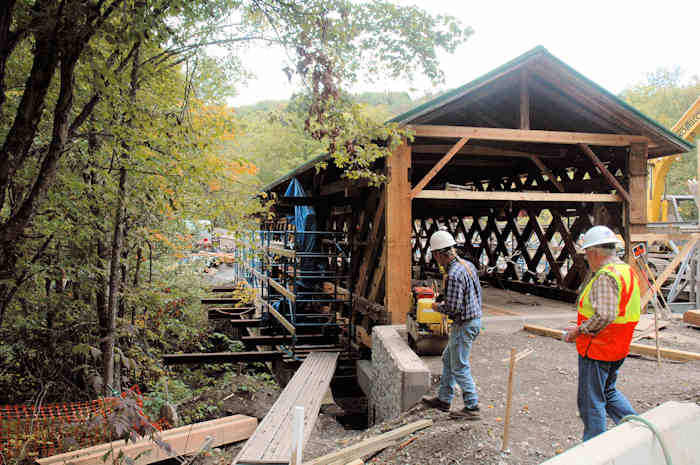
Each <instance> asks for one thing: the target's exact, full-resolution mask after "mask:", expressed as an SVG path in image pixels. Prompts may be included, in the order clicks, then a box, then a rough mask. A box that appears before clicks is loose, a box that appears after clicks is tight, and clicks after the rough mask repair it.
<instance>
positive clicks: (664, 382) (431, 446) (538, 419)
mask: <svg viewBox="0 0 700 465" xmlns="http://www.w3.org/2000/svg"><path fill="white" fill-rule="evenodd" d="M489 293H490V296H491V297H490V298H489V299H488V301H489V302H490V304H491V305H495V306H496V309H498V308H499V307H501V306H503V307H505V306H507V308H508V309H509V311H507V312H505V313H499V312H498V311H495V312H492V313H491V315H492V316H491V317H490V318H485V319H484V324H483V329H482V333H481V334H480V336H479V337H478V339H477V341H476V343H475V345H474V347H473V349H472V356H471V359H472V370H473V375H474V378H475V381H476V385H477V390H478V394H479V397H480V404H481V409H482V420H480V421H465V420H453V419H450V418H449V414H448V413H444V412H440V411H438V410H435V409H429V408H426V407H424V406H422V405H420V404H419V405H416V406H415V407H413V408H412V409H411V410H409V411H407V412H405V413H404V414H403V415H402V416H401V417H399V418H396V419H394V420H391V421H387V422H385V423H382V424H379V425H375V426H373V427H372V428H370V429H367V430H357V429H346V428H344V427H343V426H342V425H341V424H340V423H339V421H338V419H337V418H336V415H337V414H338V412H342V411H343V409H342V408H339V407H338V406H324V407H323V408H322V410H321V413H320V415H319V418H318V419H317V421H316V424H315V427H314V430H313V432H312V434H311V438H310V439H309V442H308V443H307V445H306V447H305V448H304V461H305V462H306V461H308V460H311V459H313V458H316V457H319V456H321V455H324V454H327V453H330V452H334V451H337V450H339V449H342V448H345V447H348V446H350V445H352V444H355V443H356V442H359V441H361V440H363V439H367V438H371V437H374V436H376V435H378V434H381V433H384V432H387V431H390V430H392V429H395V428H398V427H400V426H403V425H405V424H407V423H410V422H413V421H417V420H421V419H426V418H429V419H432V420H433V422H434V423H433V425H432V426H431V427H429V428H426V429H424V430H422V431H419V432H417V433H415V434H414V435H412V436H407V437H404V438H402V439H401V440H399V441H397V442H396V443H395V444H394V445H393V446H390V447H387V448H386V449H384V450H383V451H381V452H379V453H377V454H376V455H374V456H371V457H364V460H365V462H366V463H368V464H369V463H371V464H402V465H426V464H431V465H432V464H472V463H479V464H487V465H488V464H493V465H506V464H507V465H511V464H513V465H515V464H522V465H530V464H540V463H542V462H544V461H546V460H547V459H548V458H550V457H553V456H554V455H556V454H558V453H561V452H563V451H565V450H567V449H569V448H571V447H573V446H575V445H577V444H579V443H580V442H581V436H582V434H583V424H582V423H581V420H580V418H579V417H578V413H577V407H576V388H577V363H578V362H577V352H576V348H575V346H574V345H573V344H566V343H564V342H562V341H559V340H556V339H553V338H550V337H543V336H536V335H533V334H530V333H527V332H525V331H523V330H522V327H523V323H528V324H535V325H542V326H547V327H550V328H558V329H563V328H565V327H567V326H568V325H569V324H570V321H571V320H573V319H575V317H576V314H575V311H573V309H572V308H571V306H568V307H566V306H565V307H564V308H566V309H567V310H565V311H562V306H561V304H560V303H556V304H553V303H552V302H554V301H549V300H547V299H541V298H535V297H533V296H529V295H520V294H515V293H511V292H500V291H499V292H495V293H494V292H493V291H487V294H489ZM485 303H486V299H485ZM550 306H551V307H552V308H550ZM487 315H488V312H487ZM676 317H678V315H676ZM639 343H643V344H648V345H650V346H653V345H654V341H653V340H651V339H643V340H641V341H639ZM660 344H661V346H662V347H666V348H672V349H680V350H686V351H692V352H700V329H695V328H692V327H690V326H688V325H686V324H684V323H683V322H682V321H680V320H679V319H678V318H676V319H672V320H671V321H670V322H669V323H668V326H667V327H666V328H665V329H663V330H662V331H661V333H660ZM511 348H515V349H516V350H517V351H518V352H520V351H522V350H524V349H532V350H533V352H532V353H531V354H530V355H529V356H528V357H526V358H524V359H523V360H521V361H519V362H518V363H517V365H516V368H515V377H514V389H513V406H512V419H511V426H510V440H509V444H508V448H507V449H506V450H505V451H502V450H501V447H502V441H503V429H504V417H505V409H506V391H507V382H508V363H507V362H504V361H503V360H504V359H507V358H508V357H509V354H510V350H511ZM424 361H425V362H426V363H427V365H428V366H429V368H430V370H431V373H432V375H433V376H432V378H433V387H432V390H431V391H432V394H435V393H436V391H437V387H438V384H439V374H440V372H441V362H440V358H439V357H424ZM618 387H619V388H620V390H621V391H622V392H623V393H625V394H626V395H627V397H628V398H629V400H630V401H631V403H632V405H633V406H634V408H635V409H636V410H637V412H638V413H640V414H641V413H644V412H646V411H648V410H650V409H652V408H654V407H656V406H658V405H660V404H662V403H664V402H666V401H671V400H675V401H680V402H694V403H698V404H700V361H692V362H673V361H667V360H664V361H663V363H662V364H661V366H658V365H657V363H656V360H655V359H653V358H649V357H636V356H630V357H628V358H627V360H626V361H625V363H624V365H623V366H622V368H621V370H620V375H619V379H618ZM260 391H261V392H260V393H259V394H256V395H255V396H253V398H250V399H248V402H243V400H245V399H242V398H241V397H245V396H240V395H237V396H236V397H235V398H232V399H230V401H229V402H227V405H226V407H227V408H226V410H227V413H229V414H232V413H246V414H249V415H254V416H257V417H258V418H260V419H262V416H263V414H264V412H265V410H266V409H267V408H269V407H270V406H271V405H272V403H273V402H274V400H275V398H274V396H275V393H273V392H270V391H267V390H264V389H261V390H260ZM238 394H241V393H238ZM256 401H259V402H260V404H259V405H255V404H256V403H257V402H256ZM336 401H337V403H338V404H339V405H340V406H342V407H343V408H344V409H345V411H346V412H350V411H362V409H363V407H364V405H365V404H366V400H365V399H336ZM239 403H240V404H242V405H240V404H239ZM238 405H240V406H241V408H243V407H245V408H243V410H245V412H244V411H239V410H240V409H239V408H238V407H237V406H238ZM461 407H462V403H461V396H460V395H459V394H458V395H457V396H455V401H454V402H453V404H452V409H453V410H457V409H459V408H461ZM609 426H610V427H612V426H614V425H613V424H612V423H609ZM413 437H415V439H413ZM241 446H242V443H241V444H237V445H236V446H234V447H232V448H231V449H230V450H229V451H227V456H228V454H232V456H235V454H236V453H237V451H238V449H239V448H240V447H241Z"/></svg>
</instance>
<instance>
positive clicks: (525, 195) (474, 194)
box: [416, 189, 622, 203]
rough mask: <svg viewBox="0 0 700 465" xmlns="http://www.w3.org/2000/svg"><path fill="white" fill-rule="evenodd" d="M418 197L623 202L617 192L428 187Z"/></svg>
mask: <svg viewBox="0 0 700 465" xmlns="http://www.w3.org/2000/svg"><path fill="white" fill-rule="evenodd" d="M416 198H417V199H446V200H485V201H488V200H497V201H508V202H515V201H527V202H572V203H580V202H618V203H619V202H622V198H621V197H620V196H619V195H617V194H558V193H552V192H499V191H446V190H437V189H426V190H423V191H422V192H421V193H419V194H418V195H416Z"/></svg>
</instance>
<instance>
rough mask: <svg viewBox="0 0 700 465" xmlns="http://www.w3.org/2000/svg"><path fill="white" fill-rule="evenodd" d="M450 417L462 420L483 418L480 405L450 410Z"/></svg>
mask: <svg viewBox="0 0 700 465" xmlns="http://www.w3.org/2000/svg"><path fill="white" fill-rule="evenodd" d="M450 418H454V419H461V420H481V409H480V408H479V406H478V405H477V406H474V407H464V408H463V409H462V410H455V411H454V412H450Z"/></svg>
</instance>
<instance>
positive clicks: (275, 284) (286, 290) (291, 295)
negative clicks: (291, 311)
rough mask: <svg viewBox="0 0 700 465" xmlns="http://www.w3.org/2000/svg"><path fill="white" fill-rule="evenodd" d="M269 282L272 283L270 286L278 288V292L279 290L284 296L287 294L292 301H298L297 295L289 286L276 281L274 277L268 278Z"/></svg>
mask: <svg viewBox="0 0 700 465" xmlns="http://www.w3.org/2000/svg"><path fill="white" fill-rule="evenodd" d="M267 282H268V283H270V286H272V287H273V288H275V289H276V290H277V292H279V293H280V294H282V295H283V296H285V297H286V298H288V299H289V300H291V301H292V302H296V300H297V296H296V295H295V294H294V292H292V291H291V290H289V288H287V287H285V286H283V285H282V284H280V283H278V282H277V281H275V280H274V279H272V278H267Z"/></svg>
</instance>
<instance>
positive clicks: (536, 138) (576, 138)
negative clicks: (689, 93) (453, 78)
mask: <svg viewBox="0 0 700 465" xmlns="http://www.w3.org/2000/svg"><path fill="white" fill-rule="evenodd" d="M406 128H407V129H410V130H411V131H413V133H414V135H415V136H416V137H445V138H448V137H449V138H462V137H468V138H470V139H478V140H499V141H509V142H532V143H543V144H569V145H573V144H589V145H602V146H607V147H627V146H629V145H631V144H633V143H635V142H638V143H647V144H649V139H648V138H647V137H644V136H636V135H630V134H599V133H587V132H566V131H540V130H525V129H500V128H480V127H469V126H441V125H427V124H409V125H406ZM649 147H655V145H652V144H650V145H649Z"/></svg>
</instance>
